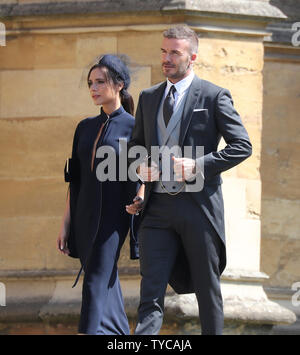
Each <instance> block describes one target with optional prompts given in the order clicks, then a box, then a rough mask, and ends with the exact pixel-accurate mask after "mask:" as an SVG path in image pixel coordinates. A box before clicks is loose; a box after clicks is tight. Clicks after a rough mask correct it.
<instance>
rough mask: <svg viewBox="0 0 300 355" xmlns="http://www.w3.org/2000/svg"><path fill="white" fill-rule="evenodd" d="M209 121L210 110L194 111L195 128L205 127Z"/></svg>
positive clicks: (192, 123) (193, 126) (193, 122)
mask: <svg viewBox="0 0 300 355" xmlns="http://www.w3.org/2000/svg"><path fill="white" fill-rule="evenodd" d="M196 110H197V109H196ZM207 122H208V110H201V111H195V110H194V111H193V114H192V120H191V125H192V128H193V129H196V130H197V129H204V128H205V127H206V125H207Z"/></svg>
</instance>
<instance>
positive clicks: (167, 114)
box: [163, 85, 176, 126]
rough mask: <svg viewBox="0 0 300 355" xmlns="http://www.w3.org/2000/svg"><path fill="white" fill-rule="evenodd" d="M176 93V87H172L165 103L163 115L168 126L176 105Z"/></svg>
mask: <svg viewBox="0 0 300 355" xmlns="http://www.w3.org/2000/svg"><path fill="white" fill-rule="evenodd" d="M175 91H176V89H175V86H174V85H172V86H171V87H170V90H169V93H168V95H167V96H166V98H165V101H164V106H163V115H164V121H165V124H166V126H167V125H168V123H169V121H170V118H171V116H172V114H173V109H174V103H175V98H174V94H175Z"/></svg>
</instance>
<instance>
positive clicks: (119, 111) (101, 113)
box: [100, 105, 125, 119]
mask: <svg viewBox="0 0 300 355" xmlns="http://www.w3.org/2000/svg"><path fill="white" fill-rule="evenodd" d="M123 112H125V109H124V107H123V106H122V105H121V106H120V107H119V108H118V109H117V110H115V111H114V112H112V113H111V114H110V115H109V118H113V117H115V116H118V115H120V114H121V113H123ZM100 116H101V117H103V118H105V119H106V118H108V115H107V114H106V113H105V112H104V110H103V108H102V106H101V110H100Z"/></svg>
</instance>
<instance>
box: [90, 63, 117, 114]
mask: <svg viewBox="0 0 300 355" xmlns="http://www.w3.org/2000/svg"><path fill="white" fill-rule="evenodd" d="M88 86H89V89H90V94H91V96H92V99H93V101H94V104H95V105H102V106H104V107H105V106H110V105H113V104H115V103H116V101H117V100H119V99H120V90H121V89H122V87H121V85H114V84H111V83H110V82H108V81H107V76H106V72H105V69H104V68H95V69H93V70H92V71H91V73H90V77H89V80H88Z"/></svg>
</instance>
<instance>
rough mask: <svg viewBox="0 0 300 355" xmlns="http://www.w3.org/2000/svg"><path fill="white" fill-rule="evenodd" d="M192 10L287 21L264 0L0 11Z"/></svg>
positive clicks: (132, 1)
mask: <svg viewBox="0 0 300 355" xmlns="http://www.w3.org/2000/svg"><path fill="white" fill-rule="evenodd" d="M164 10H165V11H178V10H191V11H201V12H204V13H214V14H220V15H221V14H222V15H223V16H224V14H226V15H229V14H230V15H232V16H237V17H243V16H253V17H257V18H263V19H264V18H285V16H284V14H283V13H282V12H281V11H280V10H278V9H277V8H276V7H274V6H271V5H270V4H269V3H268V2H266V1H263V0H258V1H252V0H244V1H242V2H241V1H239V0H229V1H226V2H224V1H220V0H203V1H201V2H199V1H197V2H196V1H194V0H186V1H185V0H181V1H178V0H171V1H169V0H148V1H143V2H141V1H138V0H129V1H128V0H127V1H125V0H119V1H113V2H111V1H89V2H86V1H78V2H75V1H73V2H69V1H61V2H55V3H49V2H48V3H43V2H42V3H31V4H26V3H25V4H19V5H18V4H14V3H12V4H7V5H2V6H1V7H0V11H1V12H0V14H2V16H29V15H35V16H37V15H44V14H78V13H80V14H82V13H95V12H116V11H118V12H120V11H121V12H132V11H164Z"/></svg>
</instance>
